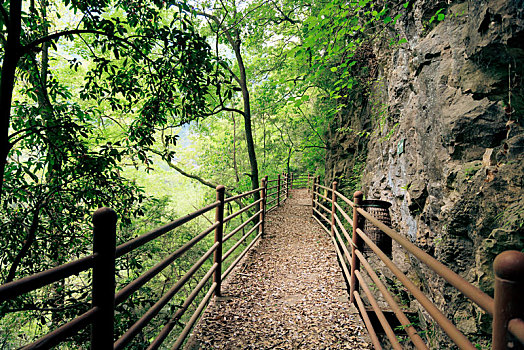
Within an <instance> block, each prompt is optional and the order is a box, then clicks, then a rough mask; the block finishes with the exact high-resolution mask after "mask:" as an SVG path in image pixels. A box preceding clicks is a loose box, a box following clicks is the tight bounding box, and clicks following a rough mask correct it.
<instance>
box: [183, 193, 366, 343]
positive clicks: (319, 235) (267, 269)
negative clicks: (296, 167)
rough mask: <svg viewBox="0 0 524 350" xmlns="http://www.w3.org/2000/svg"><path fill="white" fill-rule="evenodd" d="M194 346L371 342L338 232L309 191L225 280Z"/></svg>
mask: <svg viewBox="0 0 524 350" xmlns="http://www.w3.org/2000/svg"><path fill="white" fill-rule="evenodd" d="M222 294H223V296H222V297H221V298H218V299H215V300H214V301H213V302H211V304H210V305H209V307H208V308H207V310H206V312H205V313H204V315H203V317H202V318H201V320H200V321H199V323H198V325H197V326H196V327H195V330H194V332H193V336H192V337H191V339H190V340H189V342H188V344H187V346H186V348H187V349H371V348H372V346H371V344H370V342H369V338H368V336H367V333H366V330H365V328H363V323H362V321H361V319H360V317H359V315H358V313H356V312H355V311H354V310H355V309H354V307H352V306H351V305H350V304H349V301H348V294H349V293H348V291H347V288H346V284H345V282H344V279H343V277H342V271H341V269H340V266H339V264H338V262H337V256H336V252H335V250H334V247H333V243H332V240H331V238H330V237H329V236H328V235H327V234H326V232H325V231H323V230H322V228H321V227H320V226H319V225H318V223H316V222H315V221H314V219H313V218H312V217H311V198H310V196H309V195H308V193H307V190H305V189H301V190H293V191H292V192H291V197H290V198H289V199H288V200H287V202H286V203H285V204H284V205H283V206H282V207H279V208H277V209H276V210H274V211H272V212H271V213H269V214H268V216H267V221H266V233H265V236H264V237H263V238H262V239H261V240H260V242H259V243H257V245H255V247H254V248H253V250H252V251H251V252H250V253H248V255H247V256H246V258H245V259H244V260H243V262H241V264H239V266H238V267H237V268H235V270H234V271H233V272H232V273H231V275H230V276H229V277H228V279H226V281H224V283H223V286H222Z"/></svg>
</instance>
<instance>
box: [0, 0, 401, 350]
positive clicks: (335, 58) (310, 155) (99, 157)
mask: <svg viewBox="0 0 524 350" xmlns="http://www.w3.org/2000/svg"><path fill="white" fill-rule="evenodd" d="M0 6H1V7H0V10H1V14H0V46H1V50H0V63H1V65H2V70H1V77H0V93H1V96H0V120H1V123H0V133H1V138H0V139H1V141H0V142H1V145H0V146H1V147H0V206H1V210H2V212H1V213H0V230H1V232H2V239H1V240H0V266H1V270H0V278H1V281H2V283H5V282H9V281H12V280H14V279H18V278H21V277H23V276H27V275H29V274H32V273H35V272H38V271H42V270H45V269H48V268H51V267H54V266H57V265H60V264H62V263H64V262H67V261H71V260H72V259H75V258H78V257H81V256H85V255H86V254H89V253H90V250H91V233H90V231H91V223H90V214H91V213H92V212H93V211H94V210H95V209H96V208H98V207H101V206H108V207H112V208H114V209H115V210H116V211H117V213H118V215H119V220H120V221H119V222H120V226H119V234H118V241H119V243H121V242H124V241H126V240H128V239H129V238H132V237H135V236H137V235H138V234H140V233H143V232H146V231H147V230H148V229H151V228H153V227H155V226H158V225H160V224H162V223H165V222H167V221H169V220H171V219H173V218H176V217H177V216H179V215H181V214H182V213H187V212H188V211H191V210H194V209H196V208H197V207H199V206H201V205H202V204H203V203H206V202H207V203H208V202H209V201H211V200H213V196H214V193H213V191H211V190H210V189H209V188H208V187H214V186H215V185H216V184H219V183H220V184H225V185H226V187H227V190H228V193H229V194H233V193H239V192H241V191H243V190H246V189H249V188H256V187H258V184H259V180H260V177H259V174H262V175H269V176H270V178H274V177H275V176H276V175H277V174H279V173H281V172H282V171H285V172H300V173H311V174H316V175H319V174H320V173H322V172H323V171H324V169H323V166H320V165H321V164H322V163H323V159H324V156H325V154H326V149H327V148H328V147H329V143H328V141H327V138H328V135H329V133H330V132H331V131H332V130H330V128H336V127H337V123H336V121H337V118H340V115H341V113H343V111H344V110H345V109H347V108H351V103H352V101H354V100H355V99H356V98H361V99H365V98H366V96H367V94H368V93H369V87H370V84H372V83H373V77H374V74H375V73H374V71H373V69H374V61H373V55H372V54H370V53H369V50H368V48H369V45H370V43H371V42H372V41H373V40H374V39H375V38H376V37H377V36H378V35H380V33H382V32H384V31H386V29H387V26H388V25H389V24H391V23H394V22H395V21H397V20H398V18H399V17H400V16H401V13H402V11H403V9H404V8H405V7H407V4H406V6H404V7H403V6H402V5H398V6H397V7H398V8H395V7H390V6H389V5H387V4H385V3H382V2H372V1H369V0H365V1H364V0H361V1H350V2H345V1H339V0H333V1H330V2H324V1H309V2H308V1H298V2H297V1H287V0H284V1H280V2H274V1H266V0H256V1H250V2H238V1H235V0H232V1H217V2H213V1H204V2H197V3H184V2H178V1H160V0H149V1H111V0H63V1H60V0H40V1H35V0H30V1H22V0H4V1H1V2H0ZM397 39H398V40H397ZM397 39H396V40H395V41H394V42H392V44H393V45H399V44H402V39H400V38H397ZM377 115H378V117H382V114H380V113H378V114H377ZM348 132H350V133H354V134H355V135H357V136H358V137H362V138H365V137H366V132H367V131H366V126H365V125H357V126H355V129H354V130H348ZM362 144H364V141H363V142H362ZM358 161H361V159H356V162H355V166H357V167H358V166H359V164H361V163H358ZM183 176H189V177H190V178H192V179H196V180H197V182H196V184H195V183H191V184H190V182H189V180H188V179H186V178H184V179H182V177H183ZM152 179H154V180H152ZM354 182H358V179H354ZM353 185H354V184H353ZM195 193H196V194H195ZM180 198H186V199H188V200H186V201H183V200H182V199H180ZM230 209H232V208H230ZM203 224H204V223H199V222H195V223H192V226H189V227H187V228H184V229H182V230H178V231H176V232H175V233H174V234H173V235H172V236H169V237H165V238H164V239H163V240H160V241H157V242H155V243H152V244H150V245H148V246H147V247H146V248H144V249H143V250H141V251H139V252H135V253H134V255H131V256H128V257H126V259H123V260H122V261H119V262H118V266H117V270H118V275H119V277H121V279H120V280H119V281H118V283H119V285H124V284H125V283H127V282H128V281H130V280H132V279H133V278H135V277H136V276H137V275H138V274H139V273H140V272H141V271H145V270H146V269H147V268H149V267H151V266H153V265H154V262H155V261H157V260H158V259H159V258H160V257H162V256H165V255H166V254H168V253H169V252H171V251H172V250H173V249H174V248H175V247H177V246H179V245H180V244H181V243H182V242H184V241H187V239H189V238H190V237H193V236H194V235H195V234H196V232H199V230H201V229H202V227H204V226H203ZM202 249H203V248H199V247H197V248H196V251H195V252H194V253H192V254H194V256H193V257H188V258H187V261H185V262H184V263H181V264H174V265H173V266H171V267H170V269H169V270H166V271H165V273H164V274H163V275H162V276H160V277H159V278H158V279H157V280H154V281H152V283H151V284H148V287H147V288H145V289H141V290H140V292H139V293H138V294H137V295H135V296H134V297H133V298H132V299H129V300H128V301H127V302H126V303H124V304H123V305H122V306H121V307H120V309H119V310H118V314H117V317H118V321H119V323H118V325H117V326H118V327H117V328H118V329H117V332H119V334H121V333H122V331H123V330H124V329H125V328H126V327H128V326H129V325H130V324H132V322H133V321H134V320H136V319H137V318H138V317H139V316H140V315H141V314H142V313H143V312H144V310H145V309H146V307H147V306H150V305H151V303H152V302H154V300H155V299H157V298H158V297H159V296H160V295H162V292H163V291H165V288H167V286H168V285H169V283H172V282H173V280H176V279H175V278H174V277H179V276H180V275H181V274H182V273H183V271H184V269H187V268H188V266H190V265H191V264H192V263H193V262H194V260H195V259H196V257H197V256H199V254H198V253H199V252H201V251H202ZM89 283H90V275H89V274H85V275H81V276H79V277H78V278H77V279H73V280H67V281H64V282H63V283H61V284H58V285H53V286H50V287H49V288H45V289H42V290H39V291H37V292H35V293H30V294H28V295H25V296H23V297H20V298H18V299H16V300H14V301H12V302H10V303H7V304H4V305H2V306H1V307H0V317H2V320H1V321H0V342H1V343H2V345H1V346H2V347H4V348H10V347H14V346H19V345H22V344H25V343H27V342H28V341H30V340H31V339H34V338H36V337H37V336H38V335H40V334H42V333H44V332H46V331H49V330H51V329H54V328H55V327H56V325H57V324H58V323H59V322H62V320H64V319H68V318H71V317H73V316H74V315H78V314H79V313H80V312H81V311H82V310H86V308H87V307H88V305H89V302H90V300H89V298H90V296H89V293H88V288H87V286H88V285H89ZM176 306H177V301H176V300H175V301H173V303H172V304H170V306H169V308H170V310H172V309H175V308H176ZM169 313H170V311H169V310H166V311H165V312H164V313H163V314H162V315H161V317H160V319H159V320H158V321H155V322H156V323H154V324H153V325H152V326H151V329H156V328H158V327H159V325H161V324H162V322H165V321H166V320H167V319H168V318H169ZM35 315H36V317H35ZM155 327H156V328H155ZM77 338H78V339H75V341H77V342H82V341H86V339H87V338H86V334H80V335H79V336H78V337H77ZM148 340H149V335H148V330H146V331H144V333H143V336H142V337H141V338H140V339H139V340H137V343H136V344H135V346H137V347H140V346H142V345H143V344H145V343H147V341H148Z"/></svg>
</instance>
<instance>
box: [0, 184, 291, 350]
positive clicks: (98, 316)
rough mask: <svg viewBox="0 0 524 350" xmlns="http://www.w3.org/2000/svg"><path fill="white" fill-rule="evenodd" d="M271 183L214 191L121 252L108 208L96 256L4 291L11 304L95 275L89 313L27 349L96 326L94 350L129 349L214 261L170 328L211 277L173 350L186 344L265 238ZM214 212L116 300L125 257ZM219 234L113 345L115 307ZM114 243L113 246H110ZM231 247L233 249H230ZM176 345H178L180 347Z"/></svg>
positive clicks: (101, 216)
mask: <svg viewBox="0 0 524 350" xmlns="http://www.w3.org/2000/svg"><path fill="white" fill-rule="evenodd" d="M280 180H281V179H280V176H279V177H278V179H276V180H275V181H273V182H277V183H278V184H277V186H276V187H273V188H277V191H276V192H275V193H274V194H269V195H271V196H273V195H274V196H276V198H277V200H278V204H279V205H280V204H281V202H283V201H284V200H285V199H286V198H287V196H288V191H287V188H284V186H287V183H288V181H287V176H285V177H284V181H280ZM270 182H271V181H269V180H268V178H267V177H265V178H264V179H263V180H262V184H261V186H260V187H259V188H257V189H254V190H250V191H247V192H244V193H241V194H238V195H235V196H232V197H229V198H224V191H225V188H224V186H218V187H217V189H216V192H217V199H216V201H215V202H213V203H211V204H209V205H206V206H204V207H203V208H201V209H198V210H196V211H194V212H192V213H190V214H187V215H185V216H183V217H180V218H178V219H176V220H174V221H172V222H170V223H168V224H166V225H163V226H161V227H159V228H156V229H153V230H151V231H149V232H147V233H145V234H143V235H141V236H139V237H136V238H134V239H132V240H130V241H127V242H125V243H123V244H121V245H119V246H118V247H117V246H116V245H115V244H114V243H115V240H116V224H117V217H116V213H115V212H114V211H113V210H111V209H109V208H101V209H99V210H97V212H96V213H95V214H94V215H93V226H94V229H93V235H94V239H93V241H94V243H93V250H94V251H93V254H92V255H89V256H87V257H85V258H82V259H78V260H75V261H72V262H69V263H67V264H64V265H61V266H58V267H55V268H52V269H49V270H46V271H43V272H40V273H37V274H34V275H31V276H28V277H25V278H22V279H19V280H16V281H13V282H10V283H7V284H4V285H0V301H5V300H10V299H13V298H15V297H17V296H19V295H22V294H24V293H27V292H30V291H33V290H36V289H38V288H41V287H44V286H46V285H49V284H51V283H54V282H57V281H60V280H63V279H64V278H67V277H70V276H72V275H76V274H79V273H80V272H83V271H87V270H89V269H93V283H92V287H91V289H92V291H93V298H92V300H93V307H92V308H91V309H90V310H89V311H87V312H86V313H84V314H82V315H80V316H78V317H76V318H75V319H73V320H72V321H70V322H67V323H65V324H64V325H62V326H60V327H59V328H57V329H55V330H53V331H52V332H51V333H48V334H47V335H44V336H43V337H41V338H40V339H38V340H36V341H35V342H33V343H32V344H29V345H27V346H26V347H25V348H24V349H41V348H49V347H51V346H54V345H58V344H59V343H60V342H62V341H64V339H65V338H67V337H70V336H72V335H74V334H76V333H77V332H78V331H80V330H82V329H84V328H86V327H87V326H89V325H92V330H91V347H92V348H96V349H101V348H104V349H120V348H123V347H124V346H126V345H127V344H129V343H130V342H131V341H132V340H133V338H134V337H135V336H136V335H137V334H138V333H139V332H140V330H141V329H143V327H145V326H146V325H147V324H148V323H149V322H150V321H151V320H152V319H153V317H155V316H156V315H157V314H158V313H159V312H160V311H161V309H162V308H163V307H164V306H165V305H167V303H168V302H169V301H170V300H171V299H172V298H173V297H174V296H175V295H176V294H177V293H178V292H179V291H180V290H181V289H182V287H183V286H184V285H186V283H187V282H188V281H189V280H190V279H191V278H192V277H193V276H195V274H196V273H197V271H199V270H200V269H201V268H202V267H203V266H204V263H205V262H206V261H207V260H208V259H210V258H211V256H213V260H214V263H213V266H212V267H211V269H210V270H208V271H207V272H206V273H205V276H204V278H202V279H201V280H200V283H199V284H198V285H197V286H196V287H195V288H194V289H193V291H192V292H191V293H190V294H189V296H188V297H187V298H186V299H185V300H184V302H183V304H182V306H181V307H180V308H179V309H178V310H177V312H176V313H175V315H174V316H173V319H172V322H176V321H177V320H178V319H180V317H182V315H183V314H184V313H185V312H186V311H187V309H188V308H189V305H191V303H192V302H193V301H194V300H195V299H196V298H197V295H198V293H199V292H200V291H201V290H202V289H203V288H204V287H205V285H206V282H207V281H208V280H209V279H210V278H211V276H213V284H212V285H211V287H210V288H209V289H208V290H207V294H206V296H205V297H204V298H203V299H202V300H201V301H200V304H199V305H198V307H197V309H196V311H195V312H194V313H193V315H192V316H191V318H190V320H189V322H187V323H186V325H185V327H184V329H183V331H182V332H181V334H180V335H179V337H178V339H177V340H176V342H175V348H177V347H179V346H181V344H183V342H184V341H185V338H186V337H187V335H188V334H189V331H190V330H191V328H192V327H193V325H194V323H195V322H196V320H197V319H198V317H199V316H200V314H201V313H202V311H203V309H204V308H205V306H206V305H207V303H208V301H209V300H210V298H211V297H212V296H213V295H216V296H219V295H220V293H221V281H222V280H223V278H225V277H226V276H227V275H228V274H229V273H230V271H232V269H233V268H234V267H235V265H237V264H238V262H239V261H240V260H241V258H242V257H243V256H245V254H246V253H247V251H248V250H249V249H251V248H252V247H253V245H254V243H255V242H256V241H257V240H258V239H259V238H260V237H262V236H263V234H264V222H265V217H266V212H267V196H268V186H267V184H268V183H270ZM254 194H259V196H260V199H258V200H255V201H254V202H252V203H250V204H248V205H246V206H243V205H242V204H239V210H237V211H236V212H233V213H231V214H230V215H228V216H224V205H225V203H229V202H232V201H236V200H239V199H243V198H247V197H248V196H250V195H254ZM256 206H258V208H257V209H258V210H257V211H256V213H255V214H254V215H252V216H250V217H249V218H248V219H247V220H245V221H243V222H242V223H240V224H237V227H236V228H235V229H233V230H232V231H231V232H230V233H228V234H226V235H225V237H224V234H223V230H224V223H226V222H229V221H232V220H233V219H235V218H237V217H238V216H239V215H241V214H242V213H244V212H246V211H248V210H250V209H252V208H253V207H256ZM212 209H215V221H214V222H213V223H212V224H211V225H210V226H209V227H208V228H206V229H204V230H203V231H202V232H200V233H199V234H197V235H196V236H194V237H193V238H191V239H190V240H189V241H187V242H185V243H184V244H183V245H182V246H181V247H179V248H178V249H176V250H175V251H174V252H172V253H170V254H169V255H167V256H166V257H165V258H163V259H162V260H161V261H160V262H158V263H157V264H156V265H154V266H153V267H152V268H150V269H149V270H147V271H146V272H144V273H142V274H140V275H139V276H138V277H137V278H136V279H134V280H133V281H131V282H130V283H129V284H127V285H126V286H124V287H123V288H122V289H120V291H118V293H116V295H115V260H116V259H117V258H119V257H122V256H123V255H125V254H127V253H130V252H132V251H134V250H136V249H137V248H139V247H141V246H143V245H144V244H146V243H148V242H151V241H153V240H155V239H157V238H158V237H160V236H162V235H164V234H166V233H168V232H171V231H172V230H174V229H176V228H178V227H180V226H182V225H184V224H185V223H187V222H190V221H191V220H193V219H195V218H197V217H200V216H201V215H203V214H205V213H207V212H209V211H211V210H212ZM249 224H251V225H252V227H251V228H250V229H249V230H247V233H245V234H244V235H243V236H242V238H241V239H240V240H238V241H237V242H236V243H233V245H232V247H231V248H230V249H229V250H228V251H227V252H226V253H225V254H223V253H222V246H223V245H224V244H226V241H227V240H228V239H229V238H231V237H232V236H233V235H234V234H236V233H237V232H239V231H240V230H242V229H243V228H244V227H246V226H247V225H249ZM257 230H258V234H256V235H255V237H253V238H252V239H251V238H250V237H252V236H253V235H254V234H253V233H254V232H255V233H256V231H257ZM213 231H215V241H214V244H213V245H211V247H209V249H207V251H206V252H205V253H204V254H203V255H202V256H200V258H198V259H197V261H196V262H195V263H194V264H193V265H192V266H191V267H190V268H189V269H188V271H187V272H186V273H185V274H184V276H183V277H181V278H180V279H179V280H178V281H177V282H176V283H175V284H174V285H173V286H172V287H171V288H170V289H169V290H168V291H167V292H166V293H165V294H164V295H163V296H162V297H161V298H160V299H159V300H158V301H157V302H156V303H155V304H154V305H153V306H152V307H151V308H149V309H148V310H147V311H146V312H145V314H144V315H143V316H142V317H141V318H140V319H139V320H138V321H136V322H135V324H134V325H132V326H131V327H130V328H129V329H128V330H127V331H125V333H124V334H123V335H121V336H120V338H118V340H117V341H116V342H115V343H113V341H114V308H115V305H118V304H121V303H122V302H123V301H125V300H126V299H127V298H128V297H129V296H131V295H132V294H133V293H134V292H136V291H137V290H139V289H140V288H141V287H142V286H144V285H145V284H146V283H148V282H149V281H150V280H151V279H152V278H153V277H155V276H157V275H158V274H159V273H160V272H161V271H163V270H164V269H165V268H166V267H168V266H170V265H171V264H172V263H174V262H175V261H176V260H177V259H179V258H180V257H181V256H182V255H183V254H185V253H186V252H187V251H189V250H190V249H191V248H193V247H194V246H196V244H197V243H199V242H205V241H204V238H205V237H206V236H208V235H209V234H210V233H211V232H213ZM249 239H251V241H250V243H249V244H248V245H247V247H246V248H244V249H243V250H242V251H241V252H240V253H239V254H236V253H237V250H239V249H238V248H239V247H240V245H241V243H243V242H248V240H249ZM111 242H112V243H111ZM227 244H228V247H229V246H230V243H227ZM233 253H235V255H236V256H237V257H236V259H235V260H234V261H233V262H232V263H231V264H229V266H228V268H227V269H226V271H225V272H224V271H222V263H223V261H224V260H226V259H228V258H230V257H232V256H233ZM173 328H174V323H168V324H167V325H165V326H164V328H163V329H162V330H161V332H160V334H159V335H158V336H157V337H156V338H155V340H154V341H153V342H152V343H151V344H150V347H149V348H150V349H156V348H158V346H160V344H162V342H163V341H164V339H165V338H166V337H167V335H168V334H169V333H170V332H171V330H172V329H173ZM177 344H178V345H177Z"/></svg>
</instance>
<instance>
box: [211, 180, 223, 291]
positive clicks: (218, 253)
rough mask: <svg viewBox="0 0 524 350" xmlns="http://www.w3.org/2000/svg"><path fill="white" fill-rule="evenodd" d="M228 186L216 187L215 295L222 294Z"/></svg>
mask: <svg viewBox="0 0 524 350" xmlns="http://www.w3.org/2000/svg"><path fill="white" fill-rule="evenodd" d="M225 190H226V188H225V187H224V186H223V185H218V186H217V188H216V192H217V202H219V204H218V206H217V207H216V209H215V222H217V223H218V226H217V227H216V228H215V243H218V245H217V248H216V250H215V253H214V254H213V263H214V264H217V268H216V270H215V274H214V276H213V282H215V283H216V284H217V285H216V288H215V296H216V297H220V296H222V238H223V235H224V192H225Z"/></svg>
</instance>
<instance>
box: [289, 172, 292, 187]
mask: <svg viewBox="0 0 524 350" xmlns="http://www.w3.org/2000/svg"><path fill="white" fill-rule="evenodd" d="M289 175H290V179H291V189H293V173H291V174H289Z"/></svg>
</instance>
